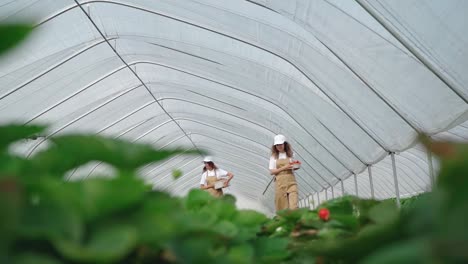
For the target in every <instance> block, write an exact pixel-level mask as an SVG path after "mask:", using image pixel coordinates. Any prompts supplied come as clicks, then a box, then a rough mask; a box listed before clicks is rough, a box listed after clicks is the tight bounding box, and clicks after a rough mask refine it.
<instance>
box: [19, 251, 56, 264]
mask: <svg viewBox="0 0 468 264" xmlns="http://www.w3.org/2000/svg"><path fill="white" fill-rule="evenodd" d="M60 263H62V262H61V261H59V260H57V259H55V258H54V257H52V256H48V255H45V254H42V253H34V252H26V253H24V252H22V253H21V255H19V256H16V257H15V258H14V262H13V264H60Z"/></svg>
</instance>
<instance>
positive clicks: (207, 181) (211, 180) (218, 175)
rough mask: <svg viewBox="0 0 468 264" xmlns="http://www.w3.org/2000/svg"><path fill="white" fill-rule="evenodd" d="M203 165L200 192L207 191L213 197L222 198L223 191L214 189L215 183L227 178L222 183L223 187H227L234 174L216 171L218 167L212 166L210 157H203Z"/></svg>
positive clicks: (220, 170)
mask: <svg viewBox="0 0 468 264" xmlns="http://www.w3.org/2000/svg"><path fill="white" fill-rule="evenodd" d="M203 163H204V164H205V166H203V174H202V177H201V181H200V188H201V189H202V190H207V191H208V192H209V193H210V194H211V195H213V196H214V197H220V196H222V195H223V189H222V188H219V189H215V183H216V182H217V181H219V180H224V179H225V178H226V176H227V179H226V180H225V181H224V187H227V186H228V185H229V182H230V181H231V180H232V178H233V177H234V174H232V173H231V172H228V171H225V170H222V169H218V167H217V166H216V165H215V164H214V162H213V159H212V158H211V157H210V156H207V157H205V159H204V160H203ZM224 187H223V188H224Z"/></svg>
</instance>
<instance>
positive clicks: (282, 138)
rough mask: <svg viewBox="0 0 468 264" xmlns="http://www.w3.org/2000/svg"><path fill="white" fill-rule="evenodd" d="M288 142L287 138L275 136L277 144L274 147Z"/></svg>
mask: <svg viewBox="0 0 468 264" xmlns="http://www.w3.org/2000/svg"><path fill="white" fill-rule="evenodd" d="M285 141H286V137H285V136H283V135H276V136H275V143H273V145H279V144H283V143H284V142H285Z"/></svg>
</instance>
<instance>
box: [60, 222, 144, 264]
mask: <svg viewBox="0 0 468 264" xmlns="http://www.w3.org/2000/svg"><path fill="white" fill-rule="evenodd" d="M136 242H137V231H136V230H135V228H133V227H130V226H119V225H110V226H99V227H98V229H97V230H96V231H95V232H93V233H91V235H90V239H89V240H88V241H85V242H84V243H76V242H74V241H69V240H60V239H56V240H53V244H54V246H55V248H56V249H57V250H58V251H59V252H60V253H61V254H63V256H65V257H66V258H69V259H70V260H74V261H86V262H90V263H102V262H112V261H116V260H118V259H121V258H122V257H124V256H126V255H128V254H129V253H130V251H131V250H132V249H134V248H135V246H136Z"/></svg>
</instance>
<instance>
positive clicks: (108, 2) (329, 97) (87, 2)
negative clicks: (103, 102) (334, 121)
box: [41, 1, 388, 167]
mask: <svg viewBox="0 0 468 264" xmlns="http://www.w3.org/2000/svg"><path fill="white" fill-rule="evenodd" d="M94 2H101V3H107V4H115V5H121V6H125V7H129V8H133V9H137V10H140V11H144V12H148V13H152V14H155V15H160V16H163V17H166V18H169V19H173V20H176V21H179V22H181V23H185V24H189V25H192V26H194V27H198V28H201V29H204V30H207V31H210V32H213V33H215V34H219V35H222V36H225V37H228V38H231V39H235V40H237V41H240V42H242V43H245V44H247V45H250V46H253V47H256V48H258V49H261V50H263V51H265V52H268V53H270V54H272V55H274V56H276V57H279V58H281V59H282V60H284V61H286V62H288V63H289V64H290V65H292V66H293V67H294V68H296V69H297V70H298V71H299V72H301V73H302V74H303V75H304V76H305V77H306V78H307V79H309V81H311V82H312V83H313V84H314V85H315V86H316V87H317V88H318V89H319V90H321V91H322V93H323V94H324V95H325V96H327V98H328V99H330V100H331V101H332V102H333V103H334V104H335V105H336V106H337V107H338V108H339V109H340V110H341V111H343V113H345V114H346V115H347V116H348V117H349V118H350V119H351V120H352V121H353V122H354V123H355V124H356V125H357V126H358V127H360V128H361V129H362V130H363V132H365V133H366V134H367V135H368V136H369V137H370V138H371V139H373V140H374V141H375V142H376V143H377V144H379V145H380V146H381V147H382V148H383V149H384V150H387V149H386V148H385V147H383V146H382V144H381V143H380V142H379V141H377V140H376V139H375V138H374V137H372V136H371V135H370V134H369V132H368V131H367V130H365V129H364V128H363V127H362V126H361V125H360V124H359V123H358V122H357V121H356V120H355V119H354V118H353V117H352V116H351V115H350V114H349V113H348V112H347V111H345V110H344V109H343V108H342V107H341V106H340V105H339V104H337V103H336V102H335V100H333V99H332V98H331V96H329V95H328V94H327V93H325V92H324V90H323V88H321V86H319V85H317V83H316V82H314V81H313V80H312V79H311V78H310V77H309V76H308V75H306V74H305V73H304V72H303V71H302V70H301V69H300V68H299V67H298V66H296V65H295V64H294V63H292V62H291V61H290V60H288V59H286V58H284V57H283V56H280V55H278V54H276V53H274V52H272V51H270V50H268V49H266V48H263V47H260V46H258V45H255V44H253V43H250V42H248V41H244V40H242V39H239V38H235V37H232V36H229V35H227V34H225V33H222V32H218V31H215V30H212V29H209V28H206V27H203V26H200V25H197V24H194V23H191V22H187V21H184V20H181V19H178V18H174V17H171V16H169V15H166V14H162V13H160V12H155V11H151V10H149V9H145V8H141V7H137V6H133V5H128V4H123V3H118V2H114V1H85V2H83V3H82V4H89V3H94ZM73 8H75V6H72V7H69V8H67V9H65V10H63V11H61V12H58V13H57V14H56V15H54V16H52V17H49V18H48V19H46V20H45V21H43V22H41V24H42V23H45V22H47V21H48V20H50V19H52V18H53V17H55V16H58V15H60V14H62V13H65V12H67V11H68V10H71V9H73ZM387 151H388V150H387ZM345 167H346V166H345Z"/></svg>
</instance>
